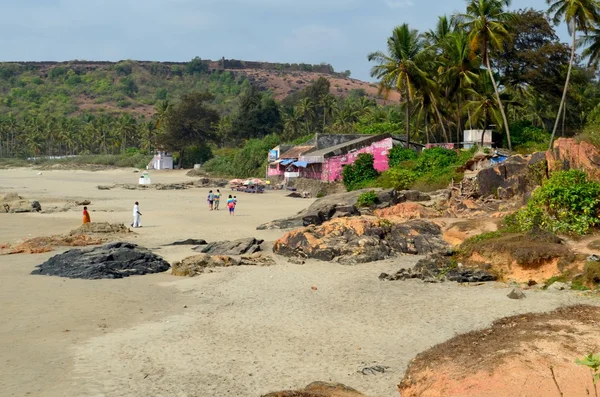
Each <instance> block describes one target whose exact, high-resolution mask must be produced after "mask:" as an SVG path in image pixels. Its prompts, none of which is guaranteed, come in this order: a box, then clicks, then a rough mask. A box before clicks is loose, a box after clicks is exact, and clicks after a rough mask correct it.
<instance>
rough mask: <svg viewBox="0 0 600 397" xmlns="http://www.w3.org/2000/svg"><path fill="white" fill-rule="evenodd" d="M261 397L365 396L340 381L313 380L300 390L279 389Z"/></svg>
mask: <svg viewBox="0 0 600 397" xmlns="http://www.w3.org/2000/svg"><path fill="white" fill-rule="evenodd" d="M262 397H365V395H364V394H362V393H360V392H358V391H357V390H355V389H353V388H351V387H348V386H345V385H342V384H340V383H329V382H313V383H311V384H310V385H308V386H306V387H305V388H304V389H302V390H293V391H292V390H288V391H280V392H275V393H269V394H265V395H263V396H262Z"/></svg>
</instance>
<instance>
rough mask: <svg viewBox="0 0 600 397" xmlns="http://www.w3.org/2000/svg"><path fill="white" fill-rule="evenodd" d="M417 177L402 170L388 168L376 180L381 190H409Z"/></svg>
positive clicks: (408, 171)
mask: <svg viewBox="0 0 600 397" xmlns="http://www.w3.org/2000/svg"><path fill="white" fill-rule="evenodd" d="M416 179H417V175H416V174H415V173H414V172H413V171H411V170H407V169H404V168H390V169H389V170H387V171H385V172H384V173H382V174H381V176H380V177H379V178H378V179H377V185H378V186H379V187H383V188H386V189H387V188H393V189H396V190H406V189H409V188H410V187H411V186H412V185H413V183H415V181H416Z"/></svg>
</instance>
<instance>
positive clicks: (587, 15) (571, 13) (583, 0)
mask: <svg viewBox="0 0 600 397" xmlns="http://www.w3.org/2000/svg"><path fill="white" fill-rule="evenodd" d="M546 1H547V2H548V5H549V6H550V7H549V8H548V14H553V15H552V21H553V22H554V23H555V24H557V25H558V24H559V23H561V22H563V21H564V22H565V23H566V24H567V27H568V28H569V34H570V35H571V36H572V38H573V41H572V43H571V58H570V60H569V69H568V70H567V78H566V80H565V88H564V89H563V94H562V98H561V100H560V106H559V107H558V114H557V115H556V121H555V122H554V128H553V129H552V136H551V137H550V145H549V148H548V150H550V149H552V142H553V141H554V136H555V135H556V130H557V128H558V123H559V121H560V117H561V116H562V114H563V107H564V106H565V100H566V98H567V89H568V88H569V80H570V79H571V71H572V70H573V61H574V59H575V47H576V46H577V32H583V33H584V34H585V35H587V33H588V32H589V31H590V30H591V29H592V28H593V27H594V24H596V23H598V22H600V3H599V2H598V0H546ZM594 53H595V54H597V47H596V46H592V47H590V53H589V54H588V55H593V54H594ZM595 59H597V58H595Z"/></svg>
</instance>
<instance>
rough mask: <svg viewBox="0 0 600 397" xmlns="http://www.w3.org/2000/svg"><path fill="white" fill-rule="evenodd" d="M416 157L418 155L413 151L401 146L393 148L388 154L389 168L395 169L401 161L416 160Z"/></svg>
mask: <svg viewBox="0 0 600 397" xmlns="http://www.w3.org/2000/svg"><path fill="white" fill-rule="evenodd" d="M417 157H418V155H417V153H416V152H415V151H414V150H411V149H406V148H403V147H402V146H394V147H393V148H392V150H390V152H389V153H388V159H389V165H390V167H396V166H398V165H400V163H402V162H403V161H409V160H416V159H417Z"/></svg>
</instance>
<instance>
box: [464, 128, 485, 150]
mask: <svg viewBox="0 0 600 397" xmlns="http://www.w3.org/2000/svg"><path fill="white" fill-rule="evenodd" d="M482 134H484V132H483V130H465V131H464V132H463V148H465V149H471V148H472V147H473V146H475V145H479V146H481V135H482ZM483 147H492V130H485V134H484V135H483Z"/></svg>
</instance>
